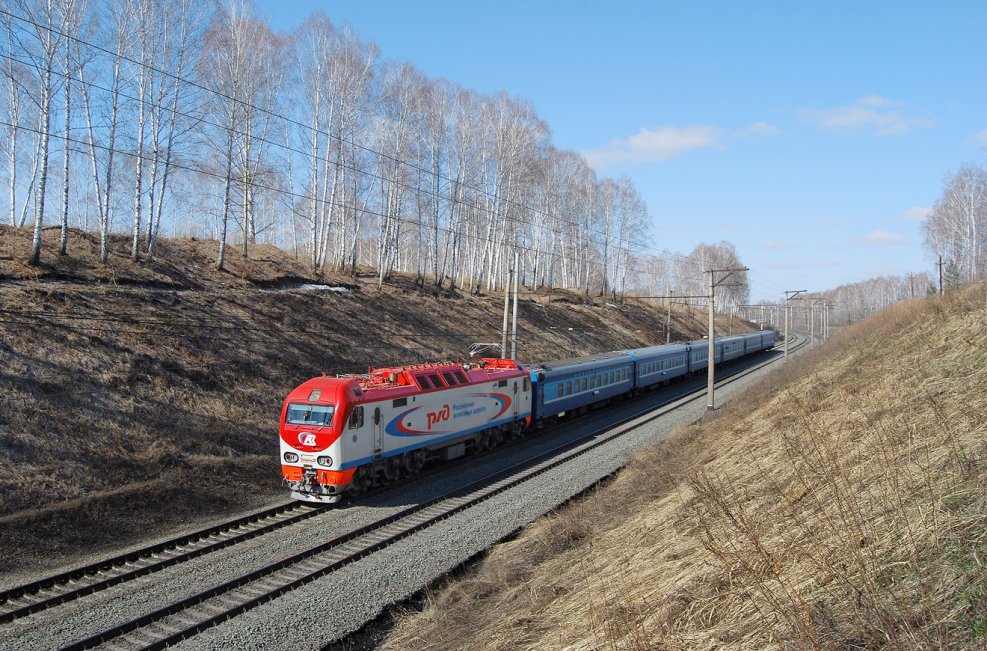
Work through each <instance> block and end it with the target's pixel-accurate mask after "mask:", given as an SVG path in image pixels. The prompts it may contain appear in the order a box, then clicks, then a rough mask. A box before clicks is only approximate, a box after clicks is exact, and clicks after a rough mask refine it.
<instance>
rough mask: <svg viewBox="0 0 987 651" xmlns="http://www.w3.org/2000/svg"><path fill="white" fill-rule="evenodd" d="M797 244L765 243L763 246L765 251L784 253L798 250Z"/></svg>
mask: <svg viewBox="0 0 987 651" xmlns="http://www.w3.org/2000/svg"><path fill="white" fill-rule="evenodd" d="M797 248H798V244H796V243H795V242H765V243H764V244H762V245H761V249H763V250H764V251H784V250H785V249H797Z"/></svg>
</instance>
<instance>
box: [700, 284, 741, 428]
mask: <svg viewBox="0 0 987 651" xmlns="http://www.w3.org/2000/svg"><path fill="white" fill-rule="evenodd" d="M747 270H748V269H747V267H739V268H737V269H710V270H709V271H707V272H706V273H708V274H709V337H708V339H709V345H708V348H707V350H708V351H709V352H708V357H709V359H708V363H707V365H706V409H707V410H713V409H716V399H715V396H714V394H713V377H714V375H715V369H714V365H715V361H716V360H715V358H716V344H715V341H716V323H715V316H716V307H715V305H716V288H717V286H719V285H721V284H723V282H724V281H725V280H726V279H727V278H729V277H730V276H731V275H733V274H734V273H735V272H740V271H747ZM718 273H722V274H726V275H725V276H723V277H722V278H720V280H719V281H717V280H716V274H718Z"/></svg>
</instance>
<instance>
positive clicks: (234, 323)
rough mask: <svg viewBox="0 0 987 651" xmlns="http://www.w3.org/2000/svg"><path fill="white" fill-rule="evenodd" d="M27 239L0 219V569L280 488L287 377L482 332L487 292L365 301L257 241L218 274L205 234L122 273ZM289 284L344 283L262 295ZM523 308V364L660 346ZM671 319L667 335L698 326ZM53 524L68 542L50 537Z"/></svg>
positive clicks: (642, 331)
mask: <svg viewBox="0 0 987 651" xmlns="http://www.w3.org/2000/svg"><path fill="white" fill-rule="evenodd" d="M44 238H45V239H44V248H43V255H42V265H41V266H40V267H29V266H27V265H26V264H25V263H24V261H25V260H26V259H27V257H28V248H29V245H30V233H28V232H25V231H23V230H20V231H18V230H15V229H12V228H10V227H6V226H0V570H4V569H10V568H14V567H17V566H23V565H33V564H38V563H45V564H50V562H51V556H50V554H51V553H52V551H54V552H55V553H65V554H71V553H72V551H73V550H75V551H78V552H85V551H87V549H88V548H91V547H101V546H103V545H105V544H107V543H109V542H124V541H127V540H129V539H132V538H133V537H135V536H136V535H138V534H140V533H141V532H142V531H143V532H145V533H147V532H150V531H151V530H152V529H157V528H162V527H164V528H167V527H169V526H172V527H173V526H176V525H178V524H181V523H182V521H183V520H186V519H189V518H194V517H195V516H197V515H215V514H217V513H219V512H221V511H223V510H226V509H229V510H233V509H237V508H243V507H244V506H248V505H253V504H256V503H257V502H259V501H262V500H265V499H271V498H272V497H276V496H277V497H283V496H284V495H285V491H284V488H283V486H281V482H280V472H279V469H278V462H277V458H276V450H277V445H276V443H277V417H278V414H279V411H280V406H281V400H282V399H283V397H284V395H286V394H287V392H288V391H289V390H291V389H292V388H293V387H294V386H296V385H297V384H298V383H300V382H301V381H303V380H305V379H308V378H309V377H312V376H313V375H318V374H319V373H321V372H323V371H327V372H329V373H341V372H359V371H362V370H363V369H366V368H367V367H368V366H370V365H374V366H381V365H388V364H398V363H412V362H418V361H436V360H442V359H451V358H455V357H465V356H466V355H467V349H468V346H469V344H471V343H473V342H478V341H497V340H499V338H500V337H499V333H500V327H501V309H502V302H501V301H502V296H500V295H482V296H470V295H464V294H461V293H450V292H447V291H445V292H444V291H439V290H436V289H435V288H433V287H430V286H428V285H425V286H422V285H418V284H416V283H415V282H414V279H413V278H406V277H400V276H399V277H396V278H395V279H394V280H393V281H392V282H391V283H389V284H388V285H387V286H385V287H384V289H383V290H378V289H377V288H376V277H375V276H372V275H371V274H366V275H362V276H358V277H356V278H353V277H351V276H348V275H340V274H329V275H327V276H318V275H314V274H312V273H311V272H310V271H309V270H308V269H307V268H306V266H305V264H304V263H303V262H300V261H298V260H295V259H294V258H293V257H291V256H289V255H288V254H286V253H285V252H283V251H280V250H278V249H275V248H272V247H268V246H258V247H254V248H253V249H252V251H251V254H250V257H249V258H243V256H242V255H241V254H240V252H239V251H237V250H235V247H234V248H231V249H230V250H229V253H228V256H227V270H226V271H224V272H217V271H215V270H214V268H213V265H214V256H215V254H216V246H217V245H216V242H209V241H201V240H191V239H187V240H162V241H161V242H160V246H159V248H158V254H157V256H156V257H155V258H154V260H141V261H139V262H136V263H135V262H132V261H131V260H129V258H128V257H127V252H128V251H129V240H128V239H127V238H126V237H115V238H114V239H113V241H112V255H111V257H110V260H109V263H108V264H106V265H103V264H101V263H100V262H99V260H98V257H97V252H98V242H97V241H96V239H95V238H94V237H92V236H91V235H87V234H82V233H78V232H73V233H72V237H71V239H70V248H69V252H70V255H69V256H67V257H59V256H57V255H55V254H54V253H53V251H54V250H55V248H56V242H57V238H58V231H57V229H46V230H45V232H44ZM298 282H310V283H327V284H331V285H338V286H346V287H349V288H350V290H351V291H350V293H348V294H323V293H312V292H299V291H288V292H274V291H261V290H264V289H271V288H277V287H282V286H285V285H292V284H297V283H298ZM522 300H523V304H522V308H521V310H522V319H521V323H520V331H521V332H520V334H521V354H522V358H523V359H529V360H538V359H552V358H557V357H564V356H568V355H571V354H584V353H590V352H598V351H601V350H612V349H614V348H620V347H631V346H641V345H648V344H651V343H655V342H656V340H658V339H660V340H662V341H663V340H664V331H663V329H662V328H663V324H664V319H665V314H664V312H662V311H661V310H655V309H654V308H653V307H650V306H645V305H641V304H639V303H633V302H629V303H626V304H621V305H620V306H618V307H616V308H610V307H606V305H605V304H604V303H603V302H602V301H601V300H600V299H599V298H595V297H586V296H584V295H581V294H579V293H574V292H560V291H556V292H552V293H547V292H544V291H542V292H538V293H528V292H525V294H524V295H523V298H522ZM676 316H677V317H679V318H678V319H677V322H678V326H679V330H680V332H683V333H685V336H689V337H696V336H698V335H699V333H701V331H702V327H703V326H702V321H701V320H692V321H690V320H688V318H687V315H686V313H685V312H684V311H682V312H680V313H679V314H677V315H676ZM724 325H726V324H724ZM741 325H742V324H740V323H739V322H736V321H735V322H734V327H735V329H739V327H740V326H741ZM207 470H208V472H207ZM169 513H170V514H169ZM52 523H57V525H56V524H52ZM55 528H60V529H61V530H64V531H71V535H64V536H62V537H61V538H59V539H58V540H56V541H55V542H52V532H53V530H54V529H55ZM65 541H71V542H67V543H66V542H65ZM53 547H54V549H53Z"/></svg>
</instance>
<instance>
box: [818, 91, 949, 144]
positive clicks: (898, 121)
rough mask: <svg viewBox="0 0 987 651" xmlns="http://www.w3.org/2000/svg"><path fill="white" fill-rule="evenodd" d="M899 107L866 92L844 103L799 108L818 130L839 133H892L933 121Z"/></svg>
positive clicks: (933, 121) (903, 131)
mask: <svg viewBox="0 0 987 651" xmlns="http://www.w3.org/2000/svg"><path fill="white" fill-rule="evenodd" d="M903 107H904V104H902V103H901V102H896V101H894V100H890V99H885V98H883V97H879V96H878V95H868V96H866V97H861V98H860V99H858V100H857V101H856V102H854V103H852V104H847V105H846V106H837V107H834V108H829V109H803V110H802V114H803V115H804V116H806V117H807V118H808V119H809V120H810V121H812V122H813V123H815V124H816V126H818V127H819V128H821V129H824V130H826V131H832V132H835V133H843V134H850V133H859V132H872V133H875V134H877V135H879V136H892V135H898V134H902V133H907V132H908V131H911V130H912V129H913V128H927V127H931V126H932V125H933V124H935V120H933V119H932V117H931V115H928V114H927V115H925V116H924V117H914V116H909V115H905V113H904V112H902V110H901V109H902V108H903Z"/></svg>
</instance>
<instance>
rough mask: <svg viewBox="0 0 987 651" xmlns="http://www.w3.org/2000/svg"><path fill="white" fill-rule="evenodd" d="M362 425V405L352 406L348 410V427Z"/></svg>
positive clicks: (352, 427)
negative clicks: (351, 409)
mask: <svg viewBox="0 0 987 651" xmlns="http://www.w3.org/2000/svg"><path fill="white" fill-rule="evenodd" d="M360 427H363V407H353V411H352V412H350V429H357V428H360Z"/></svg>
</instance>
